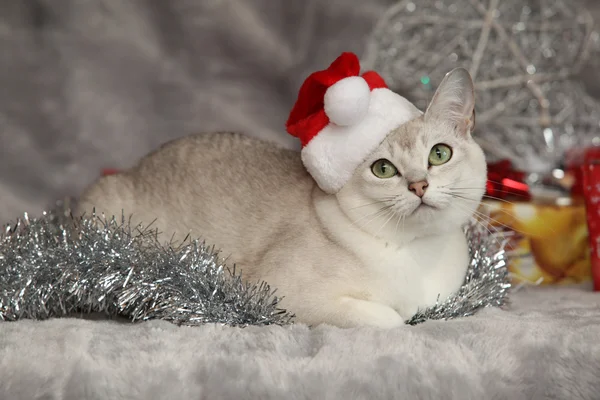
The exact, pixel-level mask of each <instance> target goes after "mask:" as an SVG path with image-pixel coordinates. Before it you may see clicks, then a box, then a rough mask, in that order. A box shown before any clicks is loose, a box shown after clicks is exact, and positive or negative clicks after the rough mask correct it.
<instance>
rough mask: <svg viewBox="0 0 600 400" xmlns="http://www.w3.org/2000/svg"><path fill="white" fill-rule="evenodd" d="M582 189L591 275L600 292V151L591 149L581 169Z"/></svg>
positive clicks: (587, 151)
mask: <svg viewBox="0 0 600 400" xmlns="http://www.w3.org/2000/svg"><path fill="white" fill-rule="evenodd" d="M580 177H581V178H580V179H581V189H579V192H580V193H582V194H583V198H584V200H585V207H586V217H587V225H588V230H589V233H590V235H589V241H590V250H591V252H590V254H591V273H592V279H593V281H594V290H596V291H600V149H599V148H597V147H596V148H589V149H587V150H586V151H585V153H584V156H583V165H582V166H581V168H580Z"/></svg>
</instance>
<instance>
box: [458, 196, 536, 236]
mask: <svg viewBox="0 0 600 400" xmlns="http://www.w3.org/2000/svg"><path fill="white" fill-rule="evenodd" d="M467 200H472V199H467ZM453 205H454V206H457V207H458V206H459V204H456V203H454V204H453ZM502 211H505V210H502ZM505 212H506V211H505ZM473 214H474V215H475V216H477V217H480V218H481V219H482V220H484V221H485V222H486V223H487V226H489V227H490V228H492V229H493V230H494V231H495V232H502V230H501V229H499V228H497V226H495V225H500V226H501V227H503V228H506V229H508V230H511V231H514V232H517V233H520V234H523V235H526V234H527V233H526V232H524V231H521V230H520V229H517V228H515V227H514V226H510V225H506V224H504V223H502V222H500V221H498V220H497V219H495V218H492V217H491V216H489V215H488V214H486V213H483V212H481V211H478V210H473ZM506 214H507V215H509V216H511V217H514V216H513V215H512V214H510V213H508V212H506ZM476 219H477V218H476ZM490 222H491V223H492V224H493V225H492V224H489V223H490Z"/></svg>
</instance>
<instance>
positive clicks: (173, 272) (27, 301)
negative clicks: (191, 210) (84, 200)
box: [0, 203, 292, 326]
mask: <svg viewBox="0 0 600 400" xmlns="http://www.w3.org/2000/svg"><path fill="white" fill-rule="evenodd" d="M67 204H68V203H64V204H63V206H61V207H58V208H57V209H56V210H55V211H53V212H50V213H47V214H45V215H44V216H43V217H42V218H39V219H30V218H28V217H27V215H25V218H24V219H21V220H19V221H18V222H17V223H16V224H14V225H11V226H8V227H7V229H6V232H5V234H4V236H3V237H2V240H1V241H0V276H2V280H1V281H0V319H2V320H8V321H12V320H17V319H22V318H33V319H46V318H50V317H58V316H68V315H72V314H77V313H90V312H103V313H106V314H108V315H113V316H114V315H122V316H126V317H128V318H130V319H131V320H132V321H143V320H149V319H163V320H167V321H170V322H173V323H175V324H179V325H191V326H193V325H199V324H203V323H207V322H215V323H224V324H228V325H234V326H245V325H269V324H287V323H288V322H290V320H291V318H292V315H290V314H289V313H287V312H285V311H284V310H280V309H278V307H277V304H278V301H279V300H278V299H277V298H276V297H275V296H274V291H272V290H271V289H270V288H269V286H268V285H266V284H264V283H261V284H255V285H251V284H247V283H244V282H243V281H242V279H241V275H240V274H237V273H236V272H235V269H232V270H229V269H228V267H227V266H226V265H225V264H224V263H223V261H222V260H221V259H220V258H219V256H218V253H217V252H216V251H214V249H212V248H210V247H208V246H206V245H204V244H201V243H198V242H193V241H190V242H189V243H182V244H180V245H178V246H167V247H165V246H163V245H162V244H161V242H159V240H158V238H157V233H156V231H153V230H151V229H150V227H146V228H144V227H141V226H139V227H132V226H129V225H128V223H127V222H126V221H122V220H121V221H117V220H116V219H114V218H113V219H112V220H109V221H102V220H100V217H93V218H90V219H83V218H81V219H74V218H72V217H70V216H69V213H70V211H69V208H68V206H67ZM98 222H100V223H98Z"/></svg>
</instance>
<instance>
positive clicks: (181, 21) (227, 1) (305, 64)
mask: <svg viewBox="0 0 600 400" xmlns="http://www.w3.org/2000/svg"><path fill="white" fill-rule="evenodd" d="M586 1H587V7H588V8H589V10H590V11H591V13H592V15H593V16H594V17H595V19H596V20H597V21H600V1H598V0H586ZM396 3H397V1H394V0H369V1H364V0H285V1H284V0H174V1H165V0H94V1H91V0H0V219H1V220H2V221H9V220H13V219H15V218H16V217H18V216H20V215H22V213H23V212H25V211H27V212H29V213H30V214H34V215H36V214H38V213H39V212H40V211H41V210H43V209H45V208H48V207H50V206H52V205H53V203H54V201H55V200H57V199H60V198H63V197H65V196H76V195H77V194H78V193H79V192H80V191H81V190H82V189H83V188H84V187H85V186H86V185H88V184H89V183H90V182H92V181H93V180H94V179H96V178H97V177H98V176H99V174H100V173H101V170H102V169H103V168H125V167H128V166H130V165H132V164H133V163H134V162H135V161H136V160H137V159H138V158H139V157H141V156H142V155H144V154H145V153H147V152H149V151H150V150H152V149H153V148H155V147H156V146H158V145H160V144H161V143H163V142H165V141H168V140H170V139H173V138H176V137H180V136H183V135H188V134H192V133H196V132H202V131H215V130H219V131H222V130H233V131H241V132H245V133H247V134H249V135H252V136H257V137H261V138H265V139H267V140H271V141H273V142H276V143H278V144H280V145H283V146H286V147H295V146H296V141H295V139H294V138H291V137H289V136H288V135H287V134H286V132H285V127H284V123H285V120H286V118H287V116H288V113H289V110H290V108H291V107H292V105H293V103H294V101H295V98H296V95H297V91H298V88H299V86H300V84H301V83H302V81H303V80H304V79H305V77H306V76H307V75H308V74H309V73H311V72H313V71H314V70H317V69H322V68H324V67H326V66H327V65H328V64H329V63H330V62H331V61H332V60H333V59H334V58H335V57H337V56H338V55H339V53H340V52H342V51H353V52H356V53H357V54H359V55H362V54H364V52H365V48H366V44H367V40H368V38H369V35H370V33H371V32H372V31H373V29H374V27H375V25H376V23H377V22H378V21H379V19H380V18H381V16H382V15H383V13H384V11H385V10H386V9H388V7H390V6H393V5H394V4H396ZM416 3H418V2H416ZM577 79H580V80H582V82H583V83H584V85H585V88H586V90H587V91H588V93H589V94H591V95H592V96H594V97H596V98H600V82H599V81H600V71H597V70H595V68H592V67H588V68H586V69H584V70H583V71H582V72H581V73H580V74H579V76H578V77H577ZM199 173H201V172H199Z"/></svg>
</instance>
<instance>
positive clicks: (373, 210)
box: [78, 69, 486, 328]
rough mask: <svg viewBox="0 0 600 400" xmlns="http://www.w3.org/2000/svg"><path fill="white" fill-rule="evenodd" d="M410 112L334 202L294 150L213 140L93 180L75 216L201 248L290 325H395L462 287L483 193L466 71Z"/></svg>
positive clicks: (172, 148)
mask: <svg viewBox="0 0 600 400" xmlns="http://www.w3.org/2000/svg"><path fill="white" fill-rule="evenodd" d="M409 110H410V113H411V115H410V118H409V119H410V120H409V121H408V122H406V123H404V124H402V125H401V126H399V127H396V128H395V129H393V131H391V132H389V134H387V136H386V137H385V139H384V140H383V141H382V142H381V143H380V144H379V146H378V147H377V149H376V150H375V151H374V152H371V153H370V154H369V155H368V157H367V158H366V160H365V161H364V162H362V164H360V165H359V166H358V168H356V169H355V170H354V173H353V174H352V176H351V177H350V178H349V179H348V180H347V182H346V183H345V184H344V185H343V187H342V188H341V189H340V190H339V191H337V192H336V193H333V194H332V193H327V192H326V191H323V190H322V189H321V188H320V187H319V186H318V185H317V184H316V183H315V180H314V179H313V177H312V176H311V175H310V174H309V173H308V172H307V170H306V168H305V166H304V165H303V163H302V160H301V157H300V155H299V153H298V152H295V151H291V150H284V149H280V148H277V147H275V146H273V145H272V144H269V143H265V142H261V141H258V140H255V139H250V138H248V137H244V136H241V135H237V134H230V133H214V134H202V135H195V136H190V137H185V138H182V139H179V140H175V141H172V142H170V143H167V144H166V145H164V146H162V147H161V148H160V149H158V150H157V151H155V152H153V153H151V154H149V155H148V156H146V157H145V158H143V159H142V160H141V161H140V162H139V164H138V165H136V166H135V167H133V168H132V169H130V170H128V171H124V172H122V173H119V174H116V175H111V176H106V177H103V178H101V179H100V180H98V181H97V182H96V183H95V184H93V185H92V186H91V187H90V188H89V189H88V190H87V191H86V192H85V193H84V194H83V195H82V196H81V199H80V203H79V209H78V213H80V214H81V213H84V212H85V213H87V214H90V213H91V211H92V210H93V209H94V208H95V209H96V213H104V214H105V215H107V216H113V215H116V216H119V217H120V216H121V213H122V211H124V213H125V214H126V215H129V214H131V215H132V223H133V224H137V223H140V222H142V223H145V224H148V223H150V222H152V221H154V220H156V222H155V223H154V224H155V225H154V226H155V227H157V228H158V229H159V230H160V231H161V232H162V234H163V235H164V237H165V241H168V240H170V239H171V237H172V236H173V235H175V239H176V240H180V239H182V238H184V237H185V236H186V235H188V234H191V236H192V237H195V238H201V239H205V240H206V242H207V243H209V244H214V245H216V246H217V247H218V248H220V249H222V251H223V253H224V255H230V257H231V260H232V261H234V262H235V263H236V264H237V268H239V269H241V270H242V272H243V276H244V277H245V278H246V279H249V280H250V281H252V282H255V281H258V280H264V281H266V282H268V283H269V284H270V285H271V286H272V287H274V288H276V289H277V291H278V295H280V296H284V299H283V300H282V302H281V306H282V307H283V308H286V309H287V310H289V311H290V312H292V313H294V314H296V321H297V322H301V323H306V324H309V325H317V324H321V323H327V324H333V325H337V326H339V327H353V326H361V325H369V326H375V327H386V328H389V327H395V326H399V325H401V324H403V323H404V322H405V321H406V320H407V319H408V318H410V317H411V316H412V315H413V314H414V313H415V312H416V311H417V310H418V309H419V308H425V307H427V306H430V305H433V304H435V302H436V300H438V298H439V299H441V300H443V299H445V298H446V297H447V296H449V295H451V294H452V293H453V292H455V291H456V290H457V289H459V287H460V286H461V284H462V282H463V280H464V277H465V272H466V268H467V264H468V262H469V255H468V250H467V244H466V239H465V236H464V234H463V232H462V229H461V227H462V226H463V225H464V224H465V223H466V222H467V221H468V220H469V218H470V217H471V216H472V214H473V212H474V210H476V208H477V207H478V205H479V202H480V200H481V198H482V196H483V194H484V191H485V182H486V163H485V159H484V154H483V152H482V150H481V149H480V147H479V146H478V145H477V144H476V143H475V142H474V140H473V139H472V137H471V130H472V128H473V125H474V88H473V82H472V80H471V78H470V76H469V74H468V72H467V71H466V70H464V69H456V70H454V71H452V72H451V73H449V74H448V75H447V76H446V78H445V79H444V81H443V82H442V83H441V84H440V86H439V88H438V90H437V92H436V94H435V95H434V97H433V100H432V102H431V104H430V105H429V107H428V109H427V111H426V112H425V113H421V112H420V111H418V110H417V109H416V108H415V109H410V108H409Z"/></svg>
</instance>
